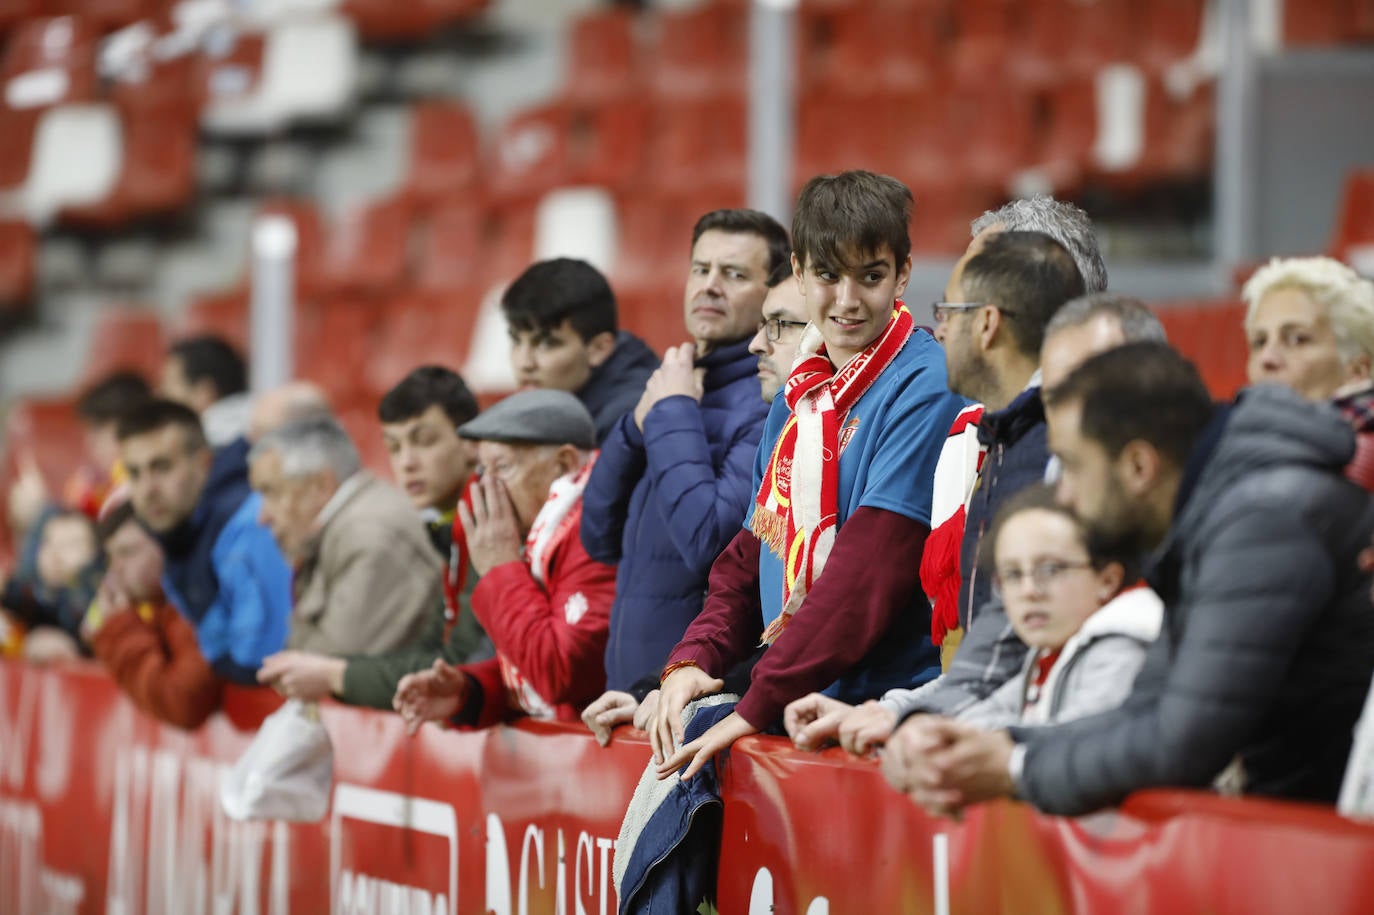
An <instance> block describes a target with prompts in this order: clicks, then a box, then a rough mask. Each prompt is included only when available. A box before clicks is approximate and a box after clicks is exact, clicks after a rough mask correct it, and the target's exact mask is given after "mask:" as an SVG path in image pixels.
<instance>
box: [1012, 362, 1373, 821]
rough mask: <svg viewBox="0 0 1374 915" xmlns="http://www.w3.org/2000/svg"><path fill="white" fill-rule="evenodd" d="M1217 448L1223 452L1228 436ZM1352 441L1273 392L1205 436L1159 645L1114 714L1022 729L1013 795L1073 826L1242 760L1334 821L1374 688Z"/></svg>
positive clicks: (1255, 391) (1366, 513)
mask: <svg viewBox="0 0 1374 915" xmlns="http://www.w3.org/2000/svg"><path fill="white" fill-rule="evenodd" d="M1218 433H1219V434H1218ZM1353 453H1354V435H1353V433H1352V432H1351V430H1350V427H1349V425H1348V424H1346V423H1345V422H1344V421H1343V420H1342V419H1341V418H1340V416H1338V415H1337V414H1336V413H1335V411H1334V410H1331V409H1329V408H1327V407H1325V406H1323V405H1318V404H1312V403H1309V402H1307V401H1304V400H1302V399H1300V398H1299V397H1298V396H1297V395H1296V394H1293V393H1292V392H1290V391H1288V390H1287V389H1281V388H1276V387H1267V386H1266V387H1256V388H1251V389H1249V390H1247V391H1246V392H1244V393H1243V394H1242V396H1241V398H1240V399H1239V400H1238V402H1237V404H1236V406H1235V407H1234V409H1232V410H1231V412H1230V415H1229V419H1228V420H1227V421H1226V422H1225V426H1224V428H1222V427H1220V426H1219V425H1217V424H1214V428H1212V429H1209V430H1208V433H1207V434H1205V435H1204V436H1203V440H1202V442H1200V444H1199V446H1198V448H1196V449H1195V451H1194V455H1193V458H1192V459H1191V460H1190V461H1189V466H1188V468H1187V470H1186V472H1185V475H1184V482H1183V488H1182V490H1181V491H1180V493H1179V501H1178V505H1179V508H1178V510H1177V511H1176V513H1175V516H1174V523H1173V526H1172V528H1171V529H1170V531H1169V533H1168V534H1167V536H1166V538H1165V540H1164V542H1163V543H1162V544H1161V546H1160V548H1159V549H1158V551H1157V552H1156V554H1155V557H1154V563H1153V568H1152V571H1151V573H1150V582H1151V585H1152V586H1153V587H1154V588H1155V590H1156V591H1157V592H1158V593H1159V595H1160V597H1161V598H1163V600H1164V605H1165V608H1166V609H1165V618H1164V627H1163V631H1162V633H1161V635H1160V638H1159V639H1158V641H1156V642H1155V644H1154V646H1153V647H1152V648H1151V650H1150V653H1149V655H1148V657H1147V659H1146V661H1145V666H1144V667H1143V668H1142V670H1141V672H1140V675H1139V677H1137V679H1136V682H1135V686H1134V688H1133V690H1132V692H1131V695H1130V697H1129V698H1128V699H1127V700H1126V703H1125V704H1124V705H1122V706H1121V707H1120V708H1118V709H1116V710H1113V711H1108V712H1104V713H1102V714H1099V715H1094V716H1091V717H1088V718H1082V719H1079V720H1077V721H1073V722H1069V723H1066V724H1059V725H1051V726H1048V727H1040V728H1026V727H1014V728H1012V729H1011V733H1012V737H1013V739H1015V740H1016V741H1018V742H1020V743H1023V744H1024V745H1025V747H1026V750H1025V757H1024V767H1023V769H1022V772H1021V781H1020V790H1021V793H1022V795H1023V796H1025V797H1026V798H1027V799H1028V800H1030V801H1031V802H1032V803H1033V804H1035V806H1036V807H1038V808H1040V809H1041V810H1043V811H1046V812H1048V813H1055V814H1065V815H1076V814H1081V813H1086V812H1088V811H1091V810H1095V809H1098V808H1101V807H1105V806H1109V805H1113V804H1117V803H1119V802H1120V801H1121V800H1122V799H1123V798H1125V796H1126V795H1127V794H1129V793H1130V792H1132V791H1136V790H1138V789H1142V788H1151V787H1163V786H1192V787H1204V786H1206V785H1207V784H1208V783H1210V782H1211V781H1212V779H1213V778H1214V777H1215V776H1216V775H1217V774H1218V773H1219V772H1221V771H1222V770H1223V769H1224V768H1226V766H1227V765H1228V764H1229V763H1231V762H1232V760H1233V759H1234V758H1237V757H1238V758H1239V760H1240V763H1241V766H1242V768H1243V771H1244V774H1245V779H1246V783H1245V786H1244V787H1245V790H1246V791H1247V792H1249V793H1254V794H1261V795H1269V796H1277V797H1287V798H1294V799H1305V800H1314V801H1322V802H1326V803H1331V802H1333V801H1334V800H1335V798H1336V795H1337V793H1338V791H1339V788H1340V782H1341V776H1342V774H1343V773H1344V771H1345V764H1346V759H1347V757H1348V756H1349V753H1350V746H1351V732H1352V728H1353V726H1354V724H1355V721H1356V719H1357V718H1358V717H1359V714H1360V710H1361V707H1362V705H1363V702H1364V697H1365V693H1366V691H1367V690H1368V688H1369V682H1370V677H1371V674H1374V608H1371V604H1370V576H1369V575H1367V574H1362V573H1360V572H1359V570H1358V567H1357V563H1356V556H1357V554H1358V553H1359V552H1360V550H1361V549H1363V548H1365V547H1367V546H1369V544H1370V539H1371V535H1374V506H1371V502H1370V497H1369V495H1368V494H1367V493H1365V492H1364V491H1363V490H1361V489H1360V488H1359V487H1357V486H1355V485H1354V484H1352V483H1350V482H1348V481H1347V480H1345V479H1344V478H1343V476H1342V470H1343V468H1344V466H1345V464H1346V463H1347V462H1348V461H1349V460H1350V457H1351V455H1352V454H1353Z"/></svg>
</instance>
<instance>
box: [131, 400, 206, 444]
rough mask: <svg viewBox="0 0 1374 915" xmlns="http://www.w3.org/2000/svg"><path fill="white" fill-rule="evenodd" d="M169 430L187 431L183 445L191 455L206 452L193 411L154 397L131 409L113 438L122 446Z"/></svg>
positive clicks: (203, 439)
mask: <svg viewBox="0 0 1374 915" xmlns="http://www.w3.org/2000/svg"><path fill="white" fill-rule="evenodd" d="M168 426H177V427H179V428H181V429H184V430H186V444H187V447H189V448H190V449H191V450H192V451H199V450H200V449H201V448H206V447H208V446H209V443H208V442H207V441H206V439H205V429H204V428H203V427H202V426H201V424H200V417H199V416H197V415H196V411H195V410H192V409H191V408H190V407H188V406H186V405H185V404H179V403H177V402H176V401H174V400H163V399H162V398H160V397H154V398H151V399H149V400H145V401H144V402H143V403H141V404H138V405H137V406H135V407H133V408H131V409H130V410H128V411H127V412H125V413H124V414H123V415H122V416H120V417H119V420H118V425H117V426H116V427H115V437H116V438H118V439H119V440H120V441H121V442H122V441H124V440H126V439H130V438H133V437H134V436H137V435H147V434H148V433H149V432H157V431H159V430H161V429H165V428H167V427H168Z"/></svg>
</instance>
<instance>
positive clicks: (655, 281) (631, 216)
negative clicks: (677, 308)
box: [609, 194, 682, 299]
mask: <svg viewBox="0 0 1374 915" xmlns="http://www.w3.org/2000/svg"><path fill="white" fill-rule="evenodd" d="M668 224H669V220H668V216H667V213H666V212H665V209H664V206H663V204H662V202H661V201H658V200H655V199H653V198H651V197H646V196H644V195H640V194H627V195H625V196H623V197H622V198H621V199H620V200H618V201H617V203H616V225H617V227H618V232H617V234H616V251H615V260H614V263H613V265H612V267H611V270H610V273H609V278H610V281H611V288H612V289H614V290H615V294H616V298H617V299H621V298H624V297H627V296H633V295H636V294H637V293H639V292H640V291H642V290H645V289H650V288H657V287H658V286H660V285H661V284H662V283H663V280H664V277H665V276H671V275H672V268H671V266H670V265H671V264H672V259H671V258H670V256H669V254H668V252H669V251H671V250H673V247H674V246H673V243H672V240H671V239H669V238H668ZM678 241H679V244H678V245H677V248H678V249H679V250H681V248H682V244H681V242H682V240H678Z"/></svg>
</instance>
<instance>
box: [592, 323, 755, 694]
mask: <svg viewBox="0 0 1374 915" xmlns="http://www.w3.org/2000/svg"><path fill="white" fill-rule="evenodd" d="M697 365H698V367H700V368H704V369H706V378H705V381H704V383H703V386H704V388H705V396H703V397H702V399H701V403H700V404H698V403H697V402H696V401H694V400H692V398H690V397H669V398H666V399H664V400H661V401H659V402H658V403H657V404H656V405H655V406H654V408H653V409H652V410H650V411H649V415H648V416H646V417H645V418H644V431H643V434H641V433H640V430H639V427H638V426H636V425H635V421H634V416H633V415H627V416H625V417H624V418H622V419H621V421H620V422H619V424H617V425H616V427H615V428H614V429H613V430H612V431H611V434H610V436H609V437H608V438H607V439H606V441H605V443H604V444H603V445H602V448H601V456H600V458H598V459H597V462H596V467H595V469H593V471H592V478H591V480H590V481H589V482H588V483H587V490H586V492H585V493H584V494H583V497H582V545H583V546H584V547H586V550H587V553H588V554H589V555H590V556H591V557H592V558H593V559H595V560H597V561H599V562H605V563H619V566H620V567H619V569H618V571H617V574H616V594H615V604H614V605H613V606H612V607H611V633H610V640H609V642H608V643H607V645H606V686H607V688H608V689H620V690H623V689H628V688H629V687H630V686H631V685H632V684H633V683H635V681H637V680H639V679H641V678H643V677H646V676H656V675H657V674H658V672H659V671H660V670H661V669H662V667H663V664H664V662H665V661H666V660H667V658H668V653H669V652H670V651H672V649H673V647H674V646H676V645H677V643H678V640H679V639H681V638H682V634H683V633H684V632H686V631H687V627H688V626H689V625H690V624H691V622H692V620H694V619H696V616H697V614H698V613H700V612H701V606H702V603H703V602H704V601H705V599H706V579H707V576H708V574H709V573H710V571H711V565H712V564H713V563H714V562H715V561H716V557H717V556H719V555H720V552H721V551H722V550H724V549H725V547H726V545H727V544H728V543H729V542H730V539H731V538H732V537H734V536H735V534H737V533H738V532H739V528H740V525H741V524H743V523H744V515H745V511H746V510H747V508H748V505H749V500H750V499H751V498H752V497H753V495H754V493H753V489H752V487H751V480H752V474H753V466H754V452H755V451H756V450H757V449H758V445H759V438H760V437H761V435H762V433H763V420H764V417H766V416H767V414H768V404H766V403H765V402H764V400H763V398H762V397H761V396H760V394H759V382H758V377H757V371H758V361H757V359H756V358H755V357H754V356H752V355H750V354H749V342H748V341H747V340H746V341H742V342H740V343H735V344H731V345H730V346H724V347H721V348H719V349H717V350H715V351H714V352H712V353H711V354H710V355H708V356H706V357H705V358H704V359H701V360H699V361H698V363H697Z"/></svg>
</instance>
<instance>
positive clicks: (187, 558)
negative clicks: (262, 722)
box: [118, 400, 291, 685]
mask: <svg viewBox="0 0 1374 915" xmlns="http://www.w3.org/2000/svg"><path fill="white" fill-rule="evenodd" d="M118 438H119V453H120V459H121V460H122V461H123V462H124V466H125V468H126V470H127V471H128V475H129V492H130V499H131V501H132V502H133V506H134V512H135V513H136V514H137V516H138V519H139V521H141V522H142V523H143V525H144V526H145V527H146V528H148V530H150V531H151V532H152V533H153V535H154V536H155V537H156V538H157V540H158V543H159V544H160V545H161V546H162V549H163V553H164V554H165V556H166V563H165V565H164V570H163V578H162V587H163V591H164V592H166V595H167V598H168V599H169V600H170V601H171V602H172V603H173V604H174V605H175V606H176V608H177V609H178V610H179V611H181V613H182V615H184V616H185V617H186V618H187V619H188V620H190V622H191V625H192V626H193V627H194V628H195V630H196V639H197V641H198V642H199V643H200V649H201V651H202V653H204V655H205V658H206V660H208V661H209V662H210V665H211V667H212V668H213V669H214V671H215V673H216V674H218V675H219V676H221V677H223V678H224V679H226V680H230V681H232V682H235V683H243V684H250V685H251V684H255V683H256V679H255V677H256V674H257V670H258V667H259V666H261V664H262V659H263V658H264V657H266V656H267V655H269V654H272V653H273V652H275V651H279V650H281V648H282V646H283V645H284V644H285V643H286V630H287V623H288V620H289V618H290V615H291V570H290V569H288V568H287V565H286V561H285V560H284V559H283V558H282V555H281V552H280V551H279V550H278V549H277V545H276V543H275V542H273V540H272V532H271V531H269V530H268V529H267V528H265V527H263V526H262V525H261V524H259V523H258V520H257V518H258V511H259V509H260V507H261V499H260V498H259V497H258V496H256V495H254V494H253V491H252V489H251V488H250V487H249V485H248V460H247V458H248V442H247V440H246V439H243V438H238V439H235V440H233V441H231V442H229V443H228V444H226V445H223V446H222V447H220V448H218V449H216V450H214V451H212V450H211V449H210V446H209V443H208V442H207V441H206V438H205V432H204V430H203V429H202V428H201V424H200V419H199V418H198V417H197V416H196V414H195V413H194V412H193V411H192V410H191V409H190V408H189V407H185V406H183V405H181V404H178V403H173V402H171V401H167V400H152V401H149V402H148V403H146V404H143V405H141V406H139V407H137V408H136V409H134V410H131V411H130V412H129V413H127V414H125V415H124V416H123V417H122V418H121V419H120V421H119V429H118Z"/></svg>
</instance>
